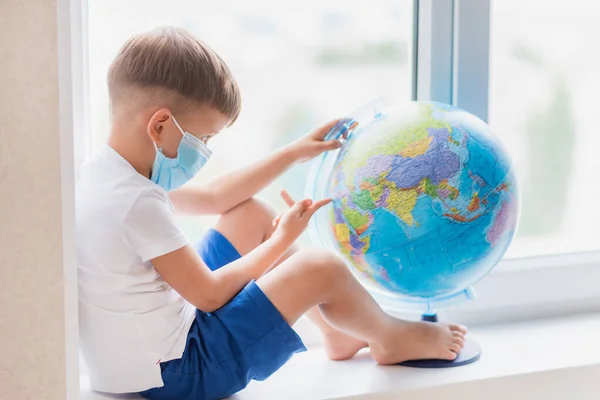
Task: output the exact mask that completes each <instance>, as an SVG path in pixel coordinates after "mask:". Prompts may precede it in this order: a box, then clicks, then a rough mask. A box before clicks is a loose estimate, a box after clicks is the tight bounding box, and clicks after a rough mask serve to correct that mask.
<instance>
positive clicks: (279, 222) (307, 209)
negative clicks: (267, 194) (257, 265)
mask: <svg viewBox="0 0 600 400" xmlns="http://www.w3.org/2000/svg"><path fill="white" fill-rule="evenodd" d="M281 197H282V198H283V200H284V201H285V202H286V204H287V205H288V206H289V207H290V209H289V210H288V211H286V212H285V213H283V214H280V215H278V216H277V217H276V218H275V219H274V220H273V226H274V227H275V232H274V233H273V235H272V237H274V238H277V239H280V240H283V241H284V242H285V243H287V244H289V245H291V244H292V243H293V242H294V241H295V240H296V239H298V237H299V236H300V235H301V234H302V232H304V230H305V229H306V227H307V226H308V221H309V220H310V218H311V217H312V216H313V214H314V213H315V212H316V211H317V210H318V209H319V208H321V207H323V206H324V205H326V204H329V203H330V202H331V199H323V200H319V201H315V202H313V201H312V200H311V199H304V200H302V201H298V202H296V201H294V199H292V197H291V196H290V195H289V194H288V192H286V191H285V190H283V191H282V192H281Z"/></svg>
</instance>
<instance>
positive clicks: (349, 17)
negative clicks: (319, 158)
mask: <svg viewBox="0 0 600 400" xmlns="http://www.w3.org/2000/svg"><path fill="white" fill-rule="evenodd" d="M412 3H413V2H412V0H376V1H375V0H373V1H368V2H366V1H364V2H358V1H356V2H347V1H342V0H307V1H302V2H287V1H273V0H253V1H243V0H237V1H236V0H219V1H192V0H188V1H182V0H179V1H169V2H164V1H159V0H127V1H117V0H90V1H89V19H90V20H89V53H90V92H91V104H90V107H91V126H92V128H91V129H92V140H91V142H92V150H94V149H97V148H99V147H100V146H101V145H102V144H103V143H104V142H105V141H106V137H107V135H108V132H109V121H108V97H107V90H106V72H107V69H108V66H109V64H110V62H111V60H112V58H113V57H114V56H115V54H116V53H117V51H118V49H119V47H120V46H121V45H122V44H123V42H124V41H125V40H127V39H128V38H129V37H130V36H132V35H134V34H136V33H139V32H143V31H146V30H150V29H153V28H155V27H158V26H163V25H176V26H180V27H183V28H186V29H188V30H189V31H191V32H192V33H193V34H195V35H196V36H198V37H199V38H200V39H201V40H203V41H204V42H206V43H207V44H209V45H210V46H211V47H213V48H214V49H215V50H216V51H217V52H218V53H219V54H220V55H221V57H222V58H223V59H224V60H225V61H226V62H227V64H228V65H229V66H230V68H231V69H232V71H233V73H234V74H235V76H236V78H237V80H238V82H239V84H240V87H241V90H242V98H243V111H242V115H241V116H240V118H239V120H238V122H236V124H235V125H234V126H233V127H232V128H230V129H229V130H228V131H227V132H224V133H223V134H222V135H221V137H218V138H216V139H215V140H214V146H213V149H214V155H213V158H212V159H211V162H210V163H209V165H208V166H207V167H206V169H205V170H203V171H202V172H201V174H200V176H199V177H198V178H197V179H199V180H202V179H207V178H208V177H209V176H212V175H214V174H215V173H220V172H222V171H225V170H229V169H232V168H237V167H241V166H243V165H246V164H247V163H250V162H252V161H254V160H257V159H259V158H260V157H261V156H263V155H265V154H267V153H269V152H270V151H272V150H274V149H276V148H278V147H280V146H282V145H284V144H286V143H288V142H290V141H292V140H294V139H296V138H298V137H300V136H301V135H302V134H303V133H305V132H307V131H309V130H311V129H312V128H314V127H315V126H317V125H318V124H321V123H324V122H326V121H328V120H330V119H333V118H336V117H341V116H343V115H344V114H345V113H347V112H348V111H351V110H353V109H355V108H356V107H358V106H360V105H362V104H363V103H365V102H367V101H369V100H371V99H373V98H376V97H381V96H383V97H385V98H386V99H389V100H391V101H401V100H408V99H410V95H411V80H410V71H411V56H410V54H411V51H412V50H411V48H412V44H411V43H412V32H413V23H412V20H413V10H412ZM211 144H212V143H211ZM307 169H308V165H302V166H297V167H295V168H294V169H293V170H291V171H290V172H288V173H287V174H286V175H284V176H283V177H282V178H281V179H279V180H278V181H277V182H276V184H274V185H272V186H271V187H270V188H269V189H267V190H266V191H265V193H263V194H262V195H263V197H265V198H267V199H268V200H270V201H272V202H274V203H276V204H277V205H280V206H282V207H283V203H282V202H280V200H279V194H278V193H279V190H280V189H282V188H286V189H288V190H289V191H290V192H291V193H292V194H293V195H295V196H297V197H300V196H302V195H303V188H304V182H305V175H306V172H307ZM282 209H283V208H282ZM182 223H183V226H184V228H185V230H186V232H187V233H188V234H189V235H190V236H192V237H196V236H197V235H198V234H199V233H200V232H201V231H202V229H204V228H206V227H207V224H209V223H210V221H209V220H208V219H194V220H190V219H186V220H184V221H182Z"/></svg>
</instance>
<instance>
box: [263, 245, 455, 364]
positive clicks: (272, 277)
mask: <svg viewBox="0 0 600 400" xmlns="http://www.w3.org/2000/svg"><path fill="white" fill-rule="evenodd" d="M257 283H258V286H259V287H260V288H261V289H262V291H263V292H264V294H265V295H266V296H267V297H268V298H269V300H270V301H271V302H272V303H273V305H275V307H276V308H277V309H278V310H279V312H280V313H281V315H282V316H283V317H284V319H285V320H286V321H287V322H288V323H289V324H294V323H295V322H296V320H297V319H298V318H300V317H301V316H302V315H303V314H304V313H305V312H306V311H307V310H309V309H311V308H313V307H315V306H318V307H319V309H320V311H321V313H322V314H323V317H324V318H325V320H326V321H327V322H328V323H330V324H331V325H332V326H334V327H335V328H337V329H339V330H342V331H345V332H349V333H350V334H352V335H353V336H355V337H358V338H361V339H363V340H365V341H366V342H368V343H369V347H370V348H371V354H372V356H373V357H374V358H375V360H376V361H377V362H378V363H380V364H394V363H398V362H402V361H406V360H411V359H422V358H440V359H448V360H452V359H454V358H456V355H457V354H458V353H459V352H460V349H461V348H462V346H463V345H464V334H465V333H466V332H465V329H464V328H462V327H459V326H456V325H443V324H432V323H429V322H408V321H402V320H398V319H395V318H393V317H390V316H389V315H387V314H386V313H385V312H383V310H382V309H381V308H380V307H379V305H378V304H377V303H376V302H375V301H374V300H373V298H372V297H371V296H370V295H369V294H368V293H367V291H366V290H365V289H364V288H363V287H362V285H360V284H359V283H358V281H356V279H355V278H354V276H352V274H351V273H350V272H349V271H348V269H347V268H346V266H345V264H344V263H343V261H341V260H340V259H339V258H338V257H337V256H335V255H333V254H332V253H330V252H327V251H324V250H317V249H312V250H309V251H300V252H298V253H296V254H294V255H292V256H291V257H290V258H289V259H287V260H285V261H283V262H282V263H281V265H279V266H278V267H277V268H275V269H274V270H272V271H271V272H270V273H268V274H266V275H265V276H263V277H262V278H260V279H259V280H258V282H257Z"/></svg>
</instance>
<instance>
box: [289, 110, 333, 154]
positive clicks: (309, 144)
mask: <svg viewBox="0 0 600 400" xmlns="http://www.w3.org/2000/svg"><path fill="white" fill-rule="evenodd" d="M339 121H340V120H339V119H335V120H333V121H330V122H328V123H327V124H325V125H323V126H321V127H319V128H317V129H315V130H314V131H312V132H310V133H309V134H307V135H306V136H304V137H302V138H300V139H298V140H297V141H295V142H294V143H292V144H291V145H290V147H289V149H290V150H291V152H292V154H293V157H294V158H295V159H296V161H307V160H310V159H311V158H313V157H316V156H318V155H319V154H321V153H323V152H324V151H328V150H335V149H339V148H340V147H341V146H342V143H341V142H340V141H339V140H337V139H332V140H327V141H325V136H327V134H328V133H329V131H331V129H332V128H333V127H334V126H335V124H336V123H338V122H339Z"/></svg>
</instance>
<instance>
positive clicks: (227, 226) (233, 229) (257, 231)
mask: <svg viewBox="0 0 600 400" xmlns="http://www.w3.org/2000/svg"><path fill="white" fill-rule="evenodd" d="M275 216H276V213H275V211H274V210H273V208H272V207H270V206H269V205H268V204H266V203H264V202H261V201H259V200H256V199H250V200H248V201H246V202H244V203H242V204H240V205H239V206H237V207H236V208H234V209H232V210H231V211H229V212H228V213H226V214H225V215H222V216H221V217H220V218H219V219H218V221H217V223H216V225H215V229H216V230H217V231H218V232H219V233H221V234H222V235H223V236H225V237H226V238H227V239H228V240H229V241H230V242H231V244H232V245H233V246H234V247H235V248H236V250H237V251H238V252H239V253H240V254H241V255H242V256H243V255H245V254H248V253H249V252H250V251H252V250H254V248H256V247H257V246H259V245H260V244H261V243H263V242H264V241H265V240H267V239H268V238H269V237H270V236H271V234H272V233H273V225H272V222H273V218H275ZM297 251H298V248H297V247H296V246H294V247H292V248H290V250H289V251H288V252H287V253H286V254H285V255H284V256H283V257H282V258H281V259H280V260H279V262H278V263H279V264H280V263H281V262H283V261H285V260H286V259H288V258H289V257H290V256H291V255H293V254H294V253H296V252H297ZM306 315H307V316H308V317H309V318H310V319H311V320H312V321H313V322H314V323H315V325H316V326H317V327H318V328H319V330H321V332H322V333H323V335H324V339H325V350H326V352H327V355H328V357H329V358H330V359H332V360H345V359H348V358H350V357H352V356H353V355H354V354H356V352H357V351H358V350H360V349H361V348H364V347H366V346H367V343H366V342H365V341H364V340H360V339H357V338H355V337H354V336H351V335H349V334H347V333H345V332H342V331H340V330H338V329H336V328H334V327H332V326H331V325H330V324H328V323H327V322H326V321H325V319H324V318H323V316H322V315H321V312H320V311H319V309H318V307H314V308H312V309H310V310H309V311H308V312H306Z"/></svg>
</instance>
